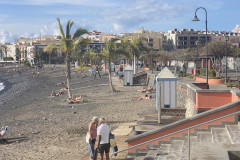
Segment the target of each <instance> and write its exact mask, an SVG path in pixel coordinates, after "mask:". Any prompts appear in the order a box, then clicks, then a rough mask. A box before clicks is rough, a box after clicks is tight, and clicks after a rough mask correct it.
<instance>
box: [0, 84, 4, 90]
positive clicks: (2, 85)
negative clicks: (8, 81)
mask: <svg viewBox="0 0 240 160" xmlns="http://www.w3.org/2000/svg"><path fill="white" fill-rule="evenodd" d="M4 88H5V86H4V84H3V83H2V82H0V91H1V90H3V89H4Z"/></svg>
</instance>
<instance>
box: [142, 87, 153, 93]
mask: <svg viewBox="0 0 240 160" xmlns="http://www.w3.org/2000/svg"><path fill="white" fill-rule="evenodd" d="M152 90H153V87H148V88H147V89H146V88H144V87H142V92H143V93H145V92H152Z"/></svg>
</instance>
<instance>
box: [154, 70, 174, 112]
mask: <svg viewBox="0 0 240 160" xmlns="http://www.w3.org/2000/svg"><path fill="white" fill-rule="evenodd" d="M159 106H161V108H177V78H176V77H175V76H174V74H173V73H172V72H171V71H170V70H169V69H168V68H167V67H165V68H164V69H163V70H162V71H161V72H160V73H159V74H158V76H157V77H156V110H158V107H159Z"/></svg>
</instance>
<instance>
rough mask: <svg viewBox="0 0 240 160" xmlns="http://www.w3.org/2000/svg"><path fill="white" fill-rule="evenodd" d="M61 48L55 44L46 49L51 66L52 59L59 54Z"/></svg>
mask: <svg viewBox="0 0 240 160" xmlns="http://www.w3.org/2000/svg"><path fill="white" fill-rule="evenodd" d="M58 49H59V47H57V46H56V44H54V43H50V44H49V45H48V46H47V47H46V48H45V49H44V51H45V52H48V56H49V57H48V63H49V64H51V57H52V56H53V55H54V54H56V53H57V51H58Z"/></svg>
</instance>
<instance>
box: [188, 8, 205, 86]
mask: <svg viewBox="0 0 240 160" xmlns="http://www.w3.org/2000/svg"><path fill="white" fill-rule="evenodd" d="M199 9H203V10H204V11H205V13H206V83H207V88H209V86H208V46H207V10H206V9H205V8H203V7H199V8H197V9H196V11H195V16H194V18H193V20H192V21H200V20H199V19H198V18H197V11H198V10H199Z"/></svg>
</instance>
